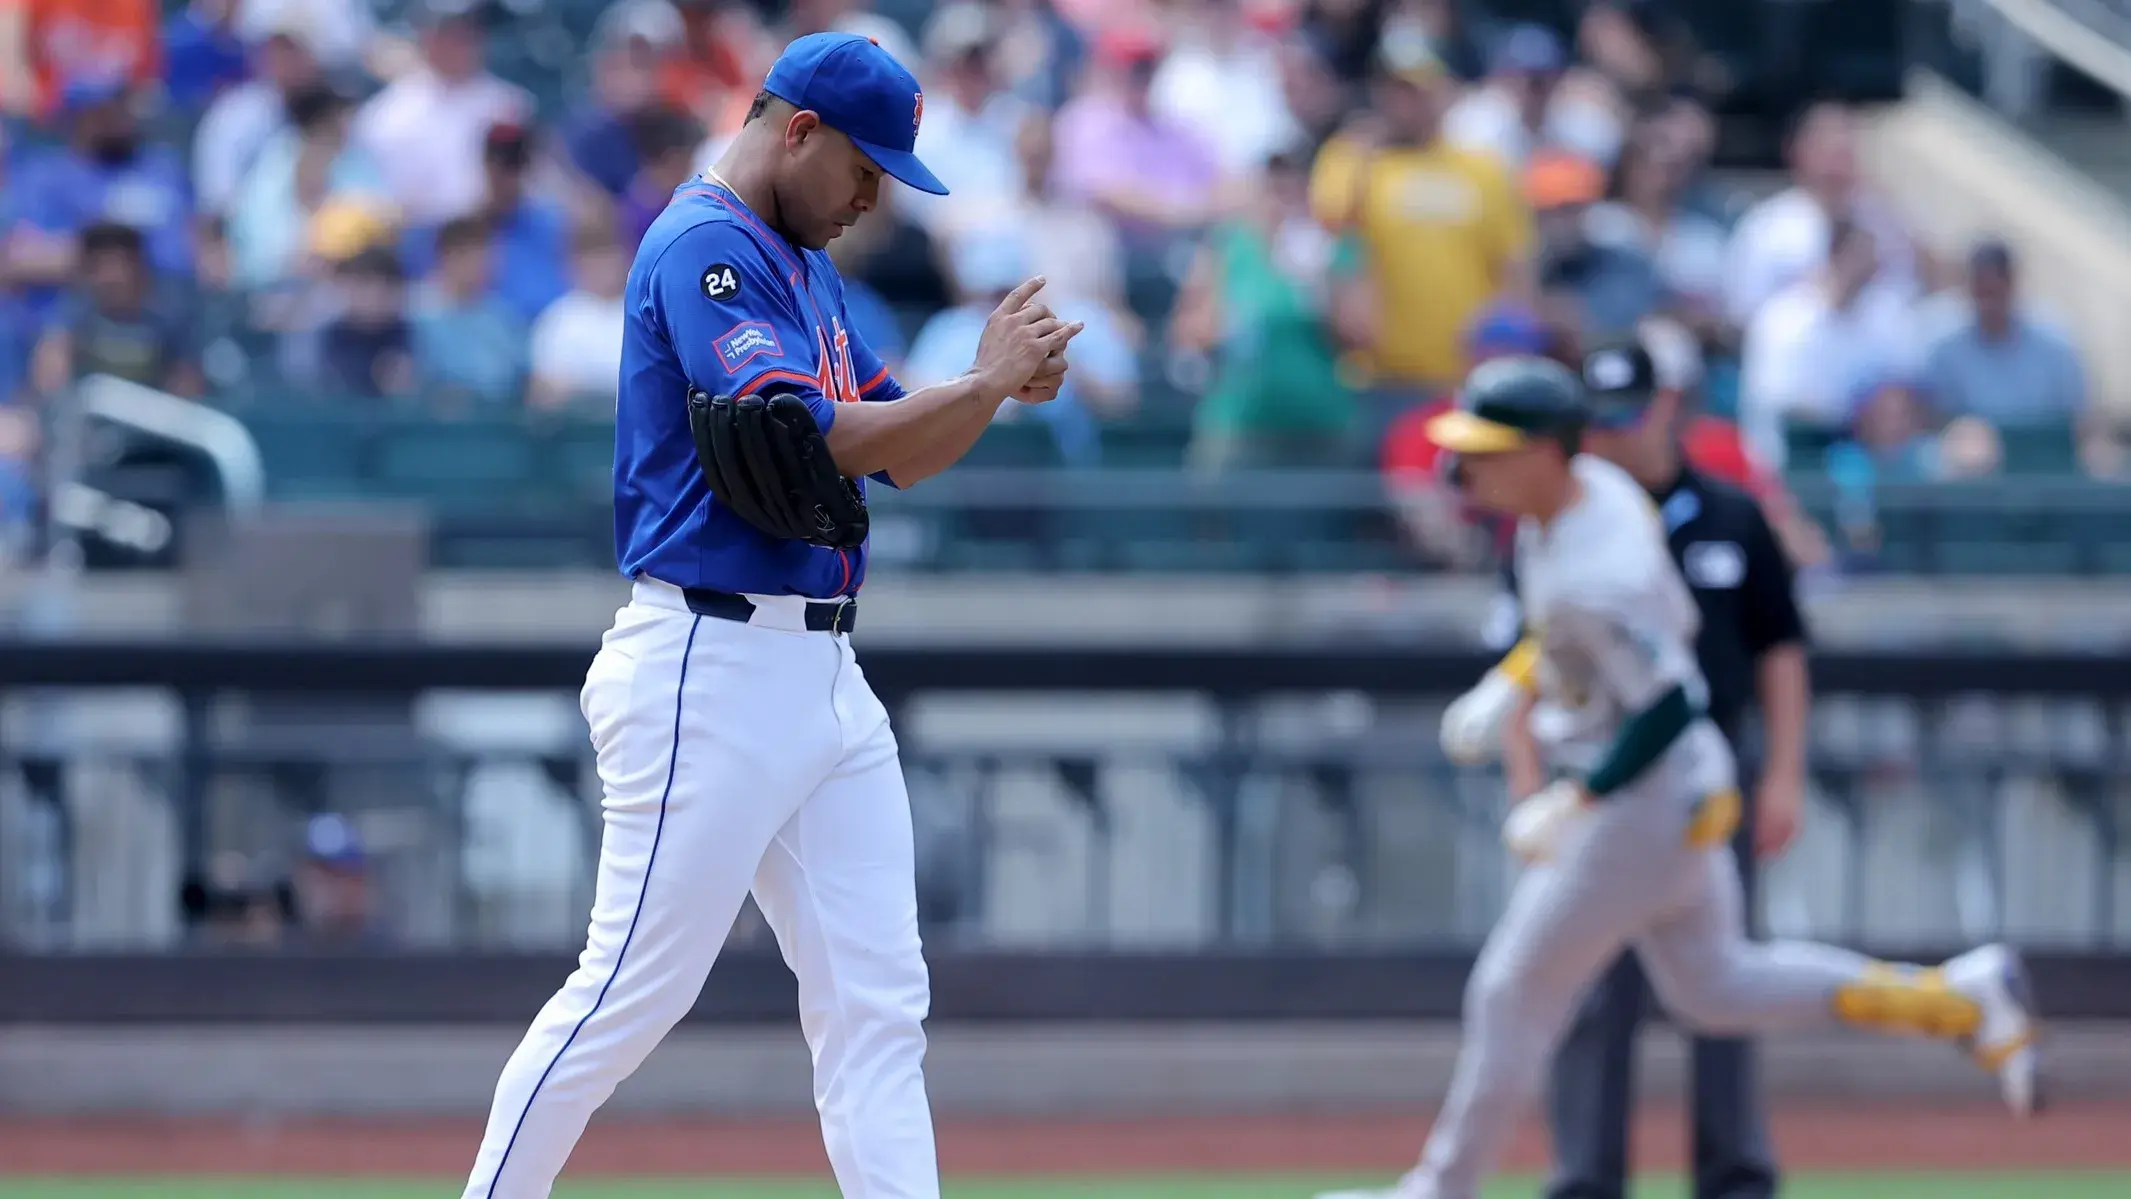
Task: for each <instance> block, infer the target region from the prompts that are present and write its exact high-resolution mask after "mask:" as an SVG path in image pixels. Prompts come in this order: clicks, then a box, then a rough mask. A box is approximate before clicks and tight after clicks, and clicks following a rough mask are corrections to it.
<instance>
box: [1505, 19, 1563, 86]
mask: <svg viewBox="0 0 2131 1199" xmlns="http://www.w3.org/2000/svg"><path fill="white" fill-rule="evenodd" d="M1567 61H1568V60H1567V55H1566V54H1565V53H1564V52H1563V50H1562V48H1561V39H1560V38H1558V37H1556V36H1554V31H1553V30H1551V29H1548V28H1547V27H1546V26H1544V25H1532V24H1524V25H1519V26H1517V27H1516V28H1515V29H1512V30H1510V33H1509V36H1508V37H1506V38H1504V39H1503V40H1502V44H1501V45H1500V46H1498V47H1496V49H1495V61H1494V68H1495V70H1497V71H1503V72H1508V73H1512V74H1521V75H1552V74H1554V73H1555V72H1557V71H1559V70H1561V68H1562V67H1564V66H1566V65H1567Z"/></svg>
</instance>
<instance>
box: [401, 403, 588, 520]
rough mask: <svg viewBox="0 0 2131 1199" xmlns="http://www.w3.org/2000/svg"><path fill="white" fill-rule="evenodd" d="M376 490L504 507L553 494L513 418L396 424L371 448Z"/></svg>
mask: <svg viewBox="0 0 2131 1199" xmlns="http://www.w3.org/2000/svg"><path fill="white" fill-rule="evenodd" d="M376 482H377V487H378V490H379V491H380V492H381V493H383V494H386V495H391V496H394V497H397V498H403V499H424V500H438V501H452V502H462V503H469V504H473V505H475V506H479V507H487V506H491V505H493V506H497V507H506V506H510V505H512V504H514V503H516V502H518V501H519V500H521V499H523V498H525V497H528V496H532V495H538V494H548V493H550V492H552V490H553V481H552V480H548V479H544V478H542V477H541V473H540V461H539V455H538V454H537V453H536V452H535V450H534V443H533V438H532V436H531V435H530V434H529V433H528V432H527V431H526V430H525V428H524V426H523V425H521V424H520V423H519V422H518V421H517V420H515V419H494V420H463V421H458V420H455V421H437V420H412V421H406V422H399V423H396V424H395V425H394V426H393V427H391V428H389V429H387V430H386V431H385V432H384V433H383V435H382V436H381V438H380V440H379V443H378V447H377V475H376Z"/></svg>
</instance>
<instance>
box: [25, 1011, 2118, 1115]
mask: <svg viewBox="0 0 2131 1199" xmlns="http://www.w3.org/2000/svg"><path fill="white" fill-rule="evenodd" d="M519 1031H520V1030H519V1029H517V1028H409V1029H377V1028H311V1029H289V1028H280V1029H271V1030H260V1031H248V1030H242V1029H200V1028H184V1029H157V1028H133V1029H78V1028H64V1029H62V1028H38V1027H15V1028H7V1029H0V1115H4V1116H119V1115H198V1116H208V1115H213V1116H245V1115H265V1114H269V1113H272V1114H282V1115H315V1116H440V1117H441V1116H479V1115H481V1114H482V1113H484V1112H485V1111H486V1110H487V1106H488V1101H489V1096H490V1088H491V1087H492V1086H493V1085H494V1082H495V1076H496V1071H497V1070H498V1069H499V1068H500V1067H501V1066H502V1064H503V1061H504V1059H505V1058H506V1057H508V1056H509V1053H510V1051H511V1049H512V1047H513V1046H514V1044H515V1043H516V1040H517V1036H518V1033H519ZM1456 1042H1457V1031H1456V1029H1455V1027H1453V1026H1451V1025H1448V1024H1434V1025H1427V1026H1414V1025H1404V1024H1341V1025H1311V1024H1280V1025H1227V1026H1203V1025H1184V1026H1177V1025H1167V1024H1165V1025H1149V1026H1117V1027H1093V1028H1091V1027H1085V1026H1082V1027H1074V1028H1064V1027H1045V1026H1019V1025H1016V1026H994V1027H974V1026H952V1027H943V1028H937V1029H935V1030H934V1031H933V1034H932V1049H931V1053H930V1058H929V1067H928V1079H929V1084H930V1088H931V1093H932V1098H933V1102H934V1105H935V1108H936V1110H937V1111H938V1112H939V1113H940V1114H941V1115H943V1116H958V1115H959V1116H974V1115H1019V1116H1047V1117H1075V1116H1082V1117H1095V1116H1120V1115H1133V1114H1154V1113H1159V1114H1163V1115H1193V1114H1203V1115H1210V1114H1222V1113H1245V1112H1248V1113H1291V1112H1305V1111H1340V1110H1367V1109H1371V1108H1411V1107H1415V1106H1426V1105H1433V1104H1435V1103H1437V1102H1439V1101H1440V1100H1441V1098H1442V1095H1443V1091H1444V1089H1445V1087H1446V1086H1447V1084H1448V1081H1449V1077H1450V1070H1451V1066H1452V1063H1453V1061H1454V1059H1455V1054H1456V1049H1457V1043H1456ZM2049 1044H2050V1051H2051V1054H2052V1063H2053V1071H2054V1073H2053V1083H2054V1086H2053V1093H2054V1094H2055V1095H2057V1096H2058V1097H2060V1098H2064V1099H2082V1098H2085V1099H2103V1098H2123V1097H2126V1096H2131V1026H2122V1025H2110V1024H2099V1025H2083V1026H2069V1027H2062V1028H2059V1029H2056V1030H2054V1031H2053V1037H2052V1040H2051V1041H2050V1043H2049ZM1681 1065H1682V1054H1681V1052H1680V1041H1679V1038H1677V1037H1676V1036H1674V1035H1672V1034H1671V1033H1670V1032H1669V1031H1667V1030H1662V1029H1660V1030H1656V1031H1653V1032H1652V1033H1650V1034H1649V1035H1648V1036H1647V1037H1646V1039H1645V1043H1644V1047H1643V1066H1642V1071H1641V1079H1642V1083H1641V1086H1642V1095H1643V1096H1644V1097H1645V1098H1646V1099H1650V1100H1654V1101H1663V1100H1670V1099H1677V1098H1679V1097H1680V1096H1681V1095H1682V1094H1683V1089H1682V1085H1681V1084H1682V1079H1683V1072H1682V1069H1681ZM1764 1076H1765V1078H1766V1081H1767V1085H1768V1087H1769V1090H1770V1093H1771V1094H1772V1095H1773V1096H1775V1097H1776V1098H1777V1100H1778V1101H1779V1102H1811V1101H1816V1100H1847V1101H1903V1100H1918V1099H1924V1098H1931V1097H1936V1098H1938V1099H1941V1100H1950V1101H1955V1102H1960V1101H1966V1100H1987V1099H1989V1098H1990V1097H1991V1096H1992V1095H1993V1093H1994V1092H1993V1090H1992V1088H1993V1084H1992V1083H1991V1081H1990V1080H1989V1079H1988V1078H1986V1077H1985V1076H1984V1075H1982V1074H1981V1072H1979V1071H1977V1070H1975V1069H1974V1068H1972V1067H1971V1066H1969V1065H1968V1064H1967V1063H1966V1062H1965V1061H1963V1060H1962V1059H1961V1057H1960V1056H1959V1055H1958V1054H1957V1053H1955V1052H1953V1051H1952V1050H1949V1049H1947V1048H1946V1047H1944V1046H1941V1045H1937V1044H1932V1043H1928V1042H1923V1041H1915V1040H1904V1039H1877V1038H1867V1037H1863V1036H1860V1035H1855V1034H1849V1033H1831V1034H1820V1035H1812V1036H1797V1037H1790V1038H1785V1039H1782V1040H1778V1041H1772V1042H1769V1043H1768V1045H1767V1048H1766V1051H1765V1061H1764ZM809 1095H810V1090H809V1081H808V1074H807V1057H806V1050H805V1047H804V1046H803V1044H802V1043H801V1041H800V1039H799V1034H798V1030H797V1029H796V1028H792V1029H747V1030H716V1031H693V1030H690V1031H686V1032H681V1033H677V1034H676V1035H674V1036H673V1037H671V1038H669V1039H668V1040H667V1042H666V1043H665V1044H664V1045H662V1046H661V1047H660V1048H659V1050H658V1051H657V1052H656V1053H654V1054H653V1055H652V1057H651V1059H650V1061H649V1062H648V1063H647V1064H646V1065H645V1067H644V1068H643V1070H641V1071H640V1072H639V1073H638V1074H637V1076H636V1077H634V1078H632V1079H630V1080H629V1081H628V1082H627V1083H625V1084H624V1085H623V1086H622V1087H621V1089H620V1090H619V1092H618V1093H617V1094H616V1096H615V1099H614V1101H613V1103H612V1105H611V1107H610V1109H609V1110H610V1111H613V1112H614V1113H616V1114H624V1115H637V1116H653V1115H657V1116H682V1115H704V1114H730V1115H740V1114H751V1115H768V1116H775V1115H791V1114H794V1113H803V1112H805V1111H807V1110H809V1108H810V1106H811V1100H810V1098H809Z"/></svg>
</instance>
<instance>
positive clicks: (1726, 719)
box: [1495, 468, 1806, 747]
mask: <svg viewBox="0 0 2131 1199" xmlns="http://www.w3.org/2000/svg"><path fill="white" fill-rule="evenodd" d="M1652 498H1653V499H1655V500H1656V501H1657V505H1658V511H1659V513H1660V514H1662V515H1663V517H1664V519H1665V531H1666V534H1667V537H1668V539H1669V540H1670V542H1671V545H1672V560H1673V561H1674V562H1675V563H1677V564H1678V565H1679V568H1680V575H1681V577H1682V578H1684V579H1685V580H1686V581H1687V586H1688V589H1689V590H1691V591H1692V592H1693V593H1694V601H1695V604H1696V606H1697V607H1699V608H1700V609H1701V610H1702V629H1701V632H1700V633H1699V634H1697V635H1696V638H1695V647H1694V649H1695V657H1696V658H1698V659H1700V661H1701V665H1702V674H1703V677H1704V678H1705V679H1706V680H1707V682H1708V684H1709V717H1710V720H1711V721H1713V722H1714V723H1715V724H1716V726H1717V728H1718V729H1719V730H1721V731H1722V732H1723V734H1724V739H1725V740H1726V741H1729V742H1731V743H1732V745H1733V746H1734V747H1737V746H1738V745H1739V734H1740V732H1741V731H1742V730H1743V727H1744V720H1745V716H1746V710H1747V707H1748V705H1749V704H1751V703H1753V701H1754V695H1755V691H1756V689H1757V688H1756V683H1757V679H1758V677H1759V672H1758V669H1757V668H1758V664H1759V662H1760V660H1761V655H1762V654H1765V653H1767V652H1768V651H1769V650H1772V649H1774V648H1776V647H1777V646H1779V645H1783V644H1786V643H1788V642H1793V641H1796V642H1803V641H1804V640H1805V638H1806V631H1805V618H1804V617H1803V616H1802V615H1801V614H1800V613H1799V611H1798V599H1797V595H1796V592H1795V588H1794V587H1793V586H1792V570H1791V561H1790V558H1789V556H1788V555H1786V554H1785V553H1784V552H1783V547H1782V546H1780V545H1778V544H1777V542H1776V533H1775V530H1773V529H1771V528H1770V527H1769V524H1768V518H1767V516H1765V515H1763V513H1762V511H1761V504H1760V502H1759V501H1757V500H1755V499H1754V497H1752V496H1750V495H1748V494H1747V493H1746V492H1744V491H1742V490H1740V489H1739V488H1737V487H1734V486H1732V485H1731V484H1729V483H1726V482H1724V481H1722V480H1720V479H1712V478H1710V477H1708V476H1707V475H1704V474H1701V473H1700V472H1698V471H1695V470H1692V469H1688V468H1682V470H1681V471H1680V473H1679V476H1678V477H1677V478H1675V479H1674V480H1673V482H1672V485H1671V486H1669V487H1663V488H1659V489H1658V490H1656V491H1654V492H1653V493H1652ZM1503 577H1504V581H1505V582H1506V584H1507V586H1508V600H1507V606H1506V607H1505V608H1504V609H1503V610H1502V612H1501V615H1500V617H1499V618H1498V619H1499V620H1500V621H1501V623H1500V624H1498V625H1497V626H1496V627H1497V628H1498V629H1502V630H1504V632H1505V633H1507V636H1504V637H1498V638H1495V639H1497V640H1502V641H1503V643H1504V645H1505V646H1506V645H1508V644H1510V643H1513V642H1514V641H1515V640H1516V638H1517V637H1518V636H1520V635H1521V632H1512V631H1510V630H1521V629H1522V626H1523V617H1522V614H1521V613H1520V612H1518V610H1517V598H1516V597H1517V576H1516V565H1515V563H1514V562H1511V563H1508V564H1506V565H1505V566H1504V567H1503Z"/></svg>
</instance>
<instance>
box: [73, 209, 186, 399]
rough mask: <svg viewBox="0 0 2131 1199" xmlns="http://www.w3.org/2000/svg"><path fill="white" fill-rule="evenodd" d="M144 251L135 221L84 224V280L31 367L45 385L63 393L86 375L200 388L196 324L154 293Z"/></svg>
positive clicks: (177, 389) (181, 390) (172, 388)
mask: <svg viewBox="0 0 2131 1199" xmlns="http://www.w3.org/2000/svg"><path fill="white" fill-rule="evenodd" d="M147 253H148V251H147V246H146V243H145V241H144V239H143V238H142V236H141V232H140V230H138V229H135V228H132V227H131V226H127V225H116V224H97V225H91V226H89V227H88V228H86V229H84V230H82V232H81V260H80V262H81V265H80V276H79V282H78V283H77V284H76V286H75V287H74V289H73V290H72V291H71V293H70V294H69V295H68V296H67V299H66V302H65V304H64V305H63V306H62V307H61V309H60V311H59V314H58V316H57V318H56V319H55V320H54V321H53V323H52V325H51V326H50V328H49V329H48V330H47V331H46V333H45V335H44V337H43V338H42V339H41V340H39V341H38V343H37V349H36V355H35V358H34V360H33V363H32V367H31V372H32V378H33V382H34V385H35V387H36V389H37V390H38V391H39V392H40V393H42V394H44V395H46V396H54V395H58V394H59V393H60V392H62V391H65V390H66V389H67V387H68V386H69V385H70V384H72V383H73V382H74V381H76V380H78V379H82V378H85V377H87V376H89V375H111V376H114V377H116V378H120V379H125V380H128V381H129V382H133V383H139V384H142V385H144V386H147V387H155V388H160V389H162V390H164V391H169V392H173V393H175V394H178V395H184V396H197V395H199V394H200V393H201V391H202V390H203V385H202V380H201V378H200V368H199V364H198V363H197V362H196V361H195V360H194V357H193V336H192V328H191V326H190V324H189V323H188V321H187V320H186V318H185V315H184V313H183V312H182V310H180V309H179V308H178V307H177V306H176V305H174V304H170V303H167V302H159V300H158V299H157V297H158V295H159V294H162V293H159V292H158V289H157V288H156V287H155V285H154V277H153V276H152V275H151V274H150V272H149V270H148V258H147Z"/></svg>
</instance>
